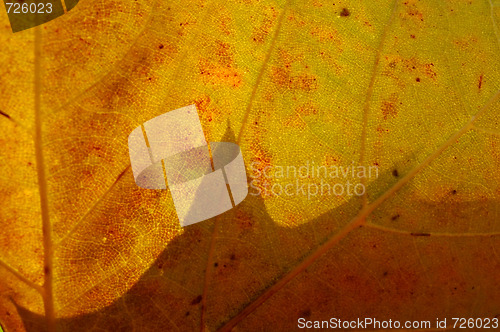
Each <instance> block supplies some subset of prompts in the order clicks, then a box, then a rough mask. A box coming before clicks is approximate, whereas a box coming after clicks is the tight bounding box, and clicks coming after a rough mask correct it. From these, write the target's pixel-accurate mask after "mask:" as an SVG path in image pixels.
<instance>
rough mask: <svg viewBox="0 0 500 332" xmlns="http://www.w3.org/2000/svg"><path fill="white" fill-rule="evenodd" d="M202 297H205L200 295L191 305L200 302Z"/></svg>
mask: <svg viewBox="0 0 500 332" xmlns="http://www.w3.org/2000/svg"><path fill="white" fill-rule="evenodd" d="M202 298H203V296H201V295H198V296H197V297H196V298H195V299H194V300H193V301H191V305H195V304H198V303H200V302H201V299H202Z"/></svg>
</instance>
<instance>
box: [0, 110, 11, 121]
mask: <svg viewBox="0 0 500 332" xmlns="http://www.w3.org/2000/svg"><path fill="white" fill-rule="evenodd" d="M0 115H3V116H5V117H6V118H7V119H10V118H11V117H10V115H8V114H7V113H4V112H2V111H0Z"/></svg>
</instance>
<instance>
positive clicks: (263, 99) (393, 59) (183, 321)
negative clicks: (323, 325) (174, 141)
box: [0, 0, 500, 332]
mask: <svg viewBox="0 0 500 332" xmlns="http://www.w3.org/2000/svg"><path fill="white" fill-rule="evenodd" d="M1 20H2V23H3V24H2V26H3V27H4V29H3V30H2V31H1V33H0V45H2V52H1V54H0V63H1V64H2V67H1V68H0V73H1V74H0V111H1V113H0V125H1V128H2V130H1V131H0V146H1V147H2V149H1V153H0V167H1V170H2V173H1V174H2V176H1V177H0V181H1V184H0V198H1V200H0V201H1V204H2V205H1V207H0V226H1V229H2V231H1V232H0V280H1V281H0V325H1V326H2V327H3V329H4V330H6V331H7V332H10V331H24V330H26V331H41V330H42V331H43V330H46V331H55V330H60V331H66V330H68V331H69V330H85V331H87V330H101V331H102V330H105V331H107V330H118V329H119V330H138V331H158V330H160V331H161V330H179V331H192V330H208V331H214V330H219V329H220V330H223V331H227V330H230V329H234V330H239V331H254V330H273V331H274V330H276V331H288V330H295V329H298V325H297V320H298V319H299V318H305V319H307V320H329V319H330V318H331V317H336V318H339V319H342V320H355V319H357V318H364V317H373V318H376V319H379V320H389V319H392V320H399V321H402V322H403V321H407V320H418V321H424V320H429V321H431V322H432V323H434V322H435V321H436V319H437V318H439V319H444V318H448V319H449V320H451V318H452V317H465V318H469V317H471V318H478V317H480V318H486V317H489V318H492V317H495V316H497V317H498V315H499V314H500V302H499V301H498V299H499V298H500V254H499V252H498V249H497V248H498V247H499V238H500V237H499V235H500V224H499V223H498V220H499V219H500V198H499V197H500V181H499V180H500V178H499V172H498V168H499V166H500V150H499V146H500V145H499V144H500V139H499V137H500V136H499V133H500V119H499V115H498V114H499V112H498V111H499V109H500V101H499V99H500V70H499V68H500V57H499V56H498V55H499V52H500V49H499V46H500V28H499V27H498V24H497V22H498V21H499V20H500V2H498V1H493V0H490V1H486V0H482V1H479V0H470V1H444V0H443V1H431V0H427V1H425V0H422V1H416V0H415V1H413V0H405V1H393V0H391V1H385V0H384V1H378V2H366V1H364V2H361V1H358V2H356V1H335V2H331V1H323V0H310V1H291V0H288V1H281V0H280V1H272V0H269V1H268V0H262V1H257V0H241V1H237V0H234V1H228V2H220V1H219V2H217V1H208V0H187V1H182V2H181V1H170V2H161V1H154V2H150V1H145V0H138V1H134V2H123V1H112V0H105V1H104V2H99V3H96V2H91V1H85V0H82V1H80V2H79V3H78V6H77V7H75V8H74V9H73V10H71V11H70V12H68V13H66V14H65V15H62V16H61V17H59V18H57V19H55V20H53V21H50V22H48V23H46V24H44V25H42V26H39V27H36V28H33V29H29V30H25V31H21V32H17V33H15V34H13V33H12V31H11V30H10V27H9V25H8V18H7V16H6V15H2V17H1ZM193 103H194V104H196V106H197V108H198V112H199V115H200V119H201V123H202V125H203V129H204V131H205V133H206V136H207V139H208V141H230V142H231V141H232V142H236V143H238V144H239V145H240V147H241V149H242V153H243V157H244V159H245V163H246V165H247V175H248V177H249V182H250V183H252V181H254V180H256V179H258V180H259V182H257V183H256V182H253V183H254V185H255V187H252V190H253V193H254V194H255V191H256V190H257V189H259V191H258V192H259V193H260V194H258V195H249V196H248V197H247V199H246V200H245V201H244V202H242V203H241V204H240V205H238V206H237V207H236V208H234V209H232V210H230V211H228V212H226V213H224V214H223V215H220V216H218V217H215V218H212V219H210V220H207V221H204V222H201V223H198V224H195V225H192V226H188V227H185V228H181V227H180V225H179V222H178V220H177V216H176V212H175V208H174V206H173V202H172V199H171V196H170V192H169V191H168V190H165V191H163V190H146V189H141V188H139V187H138V186H136V184H135V183H134V179H133V176H132V171H131V169H130V160H129V156H128V148H127V137H128V135H129V133H130V132H131V131H132V130H133V129H134V128H136V127H138V126H140V125H141V124H142V123H144V122H145V121H147V120H149V119H151V118H154V117H155V116H158V115H160V114H163V113H165V112H168V111H170V110H174V109H177V108H179V107H182V106H186V105H190V104H193ZM304 165H309V166H311V165H316V167H329V168H330V167H344V168H347V167H353V166H354V165H360V166H362V167H367V168H369V167H376V168H377V169H378V170H379V172H378V173H377V174H378V176H376V177H354V176H353V177H352V178H350V180H351V181H352V185H359V186H361V187H363V188H366V192H365V193H363V194H361V195H351V196H348V195H345V194H339V195H335V194H323V195H320V194H315V195H310V194H308V193H307V192H305V193H304V192H303V191H302V190H299V189H297V190H295V191H294V193H293V194H292V195H287V194H283V193H281V194H280V195H267V194H265V193H264V191H263V190H264V189H265V188H268V189H269V188H279V185H282V186H283V185H286V184H288V183H295V180H297V181H298V182H297V183H299V185H301V186H302V185H304V186H306V188H307V187H308V185H312V184H316V185H318V183H319V182H320V181H321V180H324V181H325V182H324V183H326V184H328V185H330V186H331V187H333V186H334V185H335V184H337V182H338V181H339V179H337V178H332V177H326V176H324V177H321V178H319V177H316V176H312V175H310V174H308V175H309V176H305V177H301V176H295V177H293V179H292V178H283V177H279V176H274V177H266V176H263V174H264V172H265V171H266V170H270V169H274V170H276V169H277V167H279V166H295V167H297V168H299V167H301V166H304ZM259 174H260V176H259ZM324 183H323V184H324ZM320 184H321V183H320ZM256 188H257V189H256ZM295 189H296V188H295ZM252 190H251V193H252ZM433 327H434V328H435V326H433Z"/></svg>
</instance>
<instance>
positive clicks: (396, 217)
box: [391, 214, 400, 221]
mask: <svg viewBox="0 0 500 332" xmlns="http://www.w3.org/2000/svg"><path fill="white" fill-rule="evenodd" d="M399 217H400V215H399V214H395V215H393V216H392V217H391V220H392V221H394V220H397V219H398V218H399Z"/></svg>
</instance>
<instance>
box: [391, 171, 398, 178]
mask: <svg viewBox="0 0 500 332" xmlns="http://www.w3.org/2000/svg"><path fill="white" fill-rule="evenodd" d="M392 175H393V176H394V177H396V178H397V177H398V176H399V172H398V170H397V169H395V170H393V171H392Z"/></svg>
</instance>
